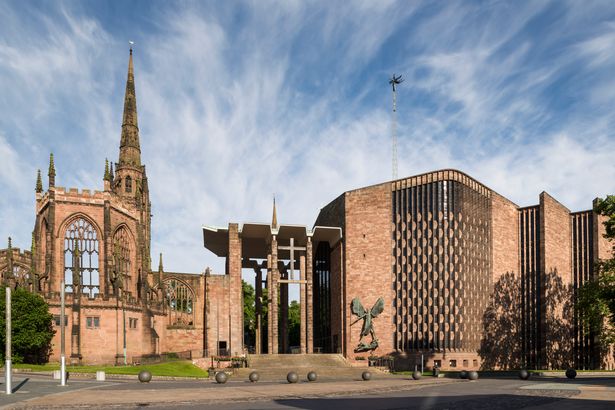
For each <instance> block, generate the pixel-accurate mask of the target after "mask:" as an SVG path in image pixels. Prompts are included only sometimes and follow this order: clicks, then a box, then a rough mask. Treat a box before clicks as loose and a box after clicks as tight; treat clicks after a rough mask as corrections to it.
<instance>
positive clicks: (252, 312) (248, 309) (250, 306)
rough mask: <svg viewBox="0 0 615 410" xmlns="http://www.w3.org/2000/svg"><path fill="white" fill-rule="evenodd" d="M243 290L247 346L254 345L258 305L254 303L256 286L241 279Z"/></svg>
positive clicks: (244, 329) (244, 328) (244, 331)
mask: <svg viewBox="0 0 615 410" xmlns="http://www.w3.org/2000/svg"><path fill="white" fill-rule="evenodd" d="M241 289H242V292H243V333H244V335H245V337H244V339H245V340H244V342H245V344H246V346H254V344H255V343H254V341H255V338H256V307H255V303H254V299H255V293H254V287H253V286H252V285H250V284H249V283H247V282H246V281H244V280H242V281H241Z"/></svg>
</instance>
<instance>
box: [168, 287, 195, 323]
mask: <svg viewBox="0 0 615 410" xmlns="http://www.w3.org/2000/svg"><path fill="white" fill-rule="evenodd" d="M164 287H165V292H166V299H167V306H168V307H169V310H170V312H169V321H170V323H169V324H170V325H172V326H192V325H193V324H194V314H193V312H194V293H193V292H192V289H190V288H189V287H188V286H187V285H186V284H185V283H183V282H181V281H179V280H177V279H170V280H167V281H165V283H164Z"/></svg>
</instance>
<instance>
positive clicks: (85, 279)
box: [64, 218, 100, 298]
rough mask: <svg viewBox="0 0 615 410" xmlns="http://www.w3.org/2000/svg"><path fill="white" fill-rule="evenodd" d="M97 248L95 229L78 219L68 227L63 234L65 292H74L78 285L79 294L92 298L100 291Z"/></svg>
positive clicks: (83, 220)
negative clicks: (79, 287)
mask: <svg viewBox="0 0 615 410" xmlns="http://www.w3.org/2000/svg"><path fill="white" fill-rule="evenodd" d="M98 247H99V242H98V235H97V233H96V229H94V227H93V226H92V225H91V224H90V223H89V222H88V221H86V220H85V219H83V218H78V219H75V220H74V221H73V222H71V223H70V225H68V228H66V232H65V234H64V280H65V282H66V284H65V286H66V291H67V292H74V288H75V287H76V286H78V285H80V286H81V293H82V294H85V295H88V296H89V297H91V298H93V297H94V296H95V295H96V294H97V293H98V292H99V291H100V273H99V270H98V252H99V250H98ZM77 250H78V252H77Z"/></svg>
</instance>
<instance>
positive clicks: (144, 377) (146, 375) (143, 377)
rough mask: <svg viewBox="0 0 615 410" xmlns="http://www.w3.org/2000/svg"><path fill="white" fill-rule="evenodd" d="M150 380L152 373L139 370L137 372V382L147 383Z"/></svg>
mask: <svg viewBox="0 0 615 410" xmlns="http://www.w3.org/2000/svg"><path fill="white" fill-rule="evenodd" d="M151 380H152V373H151V372H150V371H149V370H141V371H140V372H139V381H140V382H141V383H149V382H150V381H151Z"/></svg>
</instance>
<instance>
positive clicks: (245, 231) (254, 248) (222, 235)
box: [203, 222, 342, 259]
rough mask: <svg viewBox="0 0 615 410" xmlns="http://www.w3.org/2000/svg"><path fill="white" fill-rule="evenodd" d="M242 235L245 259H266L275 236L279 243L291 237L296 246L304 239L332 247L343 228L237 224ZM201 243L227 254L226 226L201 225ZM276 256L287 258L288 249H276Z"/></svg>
mask: <svg viewBox="0 0 615 410" xmlns="http://www.w3.org/2000/svg"><path fill="white" fill-rule="evenodd" d="M239 233H240V235H241V252H242V256H243V257H244V258H250V259H266V258H267V255H268V254H269V246H268V245H269V243H271V238H272V237H273V235H276V237H277V240H278V245H279V246H288V244H289V243H290V239H291V238H293V241H294V244H295V246H305V244H306V243H307V238H308V237H310V238H312V243H318V242H328V243H329V246H331V247H333V246H334V245H335V244H336V243H337V242H339V240H340V239H342V228H339V227H336V226H315V227H314V228H313V229H309V228H308V227H307V226H305V225H288V224H280V225H279V226H278V228H277V229H274V228H273V227H272V226H271V224H268V223H252V222H250V223H244V224H242V225H240V226H239ZM203 244H204V246H205V248H207V249H208V250H210V251H211V252H212V253H213V254H215V255H216V256H220V257H227V256H228V227H225V228H221V227H215V226H210V225H203ZM278 258H280V259H290V251H288V250H282V249H280V250H278Z"/></svg>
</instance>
